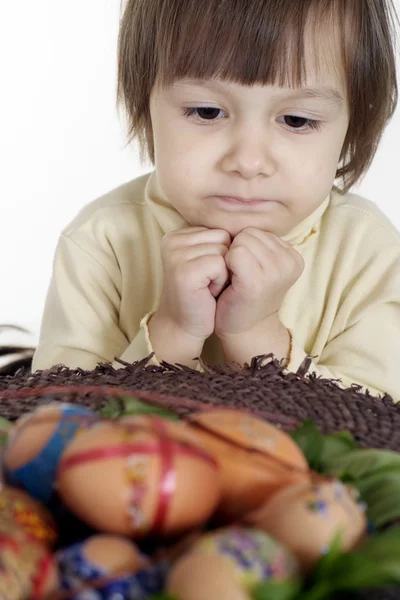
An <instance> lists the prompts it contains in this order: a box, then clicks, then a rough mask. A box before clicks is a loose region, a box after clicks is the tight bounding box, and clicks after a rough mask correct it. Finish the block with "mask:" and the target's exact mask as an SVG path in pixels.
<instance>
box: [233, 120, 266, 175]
mask: <svg viewBox="0 0 400 600" xmlns="http://www.w3.org/2000/svg"><path fill="white" fill-rule="evenodd" d="M222 169H223V171H224V172H226V173H229V172H231V173H232V172H237V173H240V175H241V176H242V177H243V178H244V179H253V178H254V177H257V175H264V176H265V177H271V176H272V175H273V174H274V173H275V171H276V169H277V164H276V158H275V157H274V152H273V147H272V140H271V137H270V136H268V135H267V134H266V132H265V130H263V129H262V128H261V127H259V128H258V130H256V129H255V127H252V128H251V129H250V128H249V127H247V128H246V130H243V129H242V130H241V131H239V132H238V131H237V132H236V133H235V134H234V135H233V137H232V138H231V139H230V140H229V141H228V149H227V150H226V151H225V154H224V156H223V159H222Z"/></svg>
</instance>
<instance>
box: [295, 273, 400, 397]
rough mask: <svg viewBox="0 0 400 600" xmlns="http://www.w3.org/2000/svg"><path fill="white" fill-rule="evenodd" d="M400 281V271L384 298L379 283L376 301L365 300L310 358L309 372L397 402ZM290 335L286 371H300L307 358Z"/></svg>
mask: <svg viewBox="0 0 400 600" xmlns="http://www.w3.org/2000/svg"><path fill="white" fill-rule="evenodd" d="M393 276H394V277H396V274H395V273H393ZM399 278H400V270H399V271H398V272H397V285H396V279H393V286H392V290H391V292H388V293H385V292H382V295H380V293H379V284H378V286H377V289H376V291H375V293H374V297H375V301H374V302H372V303H371V304H370V305H369V306H367V305H368V298H365V299H364V300H365V302H364V308H363V309H361V307H360V308H359V311H356V314H355V316H354V318H353V319H352V322H351V323H350V324H349V326H348V327H347V328H345V329H344V331H343V332H342V333H340V335H337V336H336V337H335V338H334V339H332V340H331V341H329V342H328V343H327V345H326V346H325V348H324V349H323V351H322V353H321V355H320V356H319V357H309V358H310V360H309V361H308V363H309V366H308V372H309V373H315V374H316V375H317V376H320V377H322V378H327V379H339V380H340V381H338V382H337V383H338V384H339V385H340V386H341V387H350V386H351V385H352V384H357V385H360V386H361V387H362V388H363V390H362V391H364V392H365V389H368V390H369V392H370V393H371V394H372V395H374V396H378V395H384V394H385V393H387V394H389V395H390V396H391V397H392V398H393V400H394V402H398V401H399V400H400V377H399V367H400V293H398V292H399V290H397V292H395V289H396V287H397V288H399V285H398V281H399ZM385 295H386V299H385V297H384V296H385ZM357 313H358V314H357ZM289 333H290V334H291V336H292V347H291V354H290V357H289V362H288V364H287V367H286V368H287V369H288V370H289V371H292V372H298V370H299V368H300V367H301V366H302V364H303V361H305V360H306V359H307V358H308V355H307V354H306V353H305V352H304V349H303V348H302V347H301V346H300V344H299V343H298V341H297V339H296V332H295V331H293V330H290V329H289ZM305 364H307V363H305Z"/></svg>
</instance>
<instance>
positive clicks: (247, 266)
mask: <svg viewBox="0 0 400 600" xmlns="http://www.w3.org/2000/svg"><path fill="white" fill-rule="evenodd" d="M224 258H225V263H226V266H227V268H228V270H229V271H230V272H231V285H230V286H229V287H228V288H227V289H226V290H225V291H224V292H223V293H222V294H221V296H220V298H219V299H218V303H217V310H216V316H215V333H216V335H217V336H218V337H219V338H220V339H221V340H224V339H226V338H229V336H236V335H238V334H248V333H249V332H256V331H257V329H258V328H259V327H262V326H263V324H265V323H267V322H268V319H269V318H270V317H272V316H273V315H274V314H275V313H277V312H278V310H279V309H280V307H281V304H282V302H283V299H284V297H285V294H286V292H287V291H288V290H289V289H290V288H291V287H292V285H293V284H294V283H295V282H296V281H297V279H298V278H299V277H300V275H301V274H302V272H303V269H304V261H303V258H302V256H301V255H300V254H299V253H298V252H297V251H296V250H295V249H294V248H292V247H291V246H290V245H289V244H287V243H286V242H284V241H282V240H281V239H280V238H279V237H277V236H276V235H274V234H272V233H268V232H266V231H261V230H259V229H257V228H255V227H247V228H246V229H243V230H242V231H241V232H240V233H238V234H237V235H236V237H235V238H234V240H233V242H232V243H231V244H230V246H229V250H228V252H227V253H226V254H225V257H224Z"/></svg>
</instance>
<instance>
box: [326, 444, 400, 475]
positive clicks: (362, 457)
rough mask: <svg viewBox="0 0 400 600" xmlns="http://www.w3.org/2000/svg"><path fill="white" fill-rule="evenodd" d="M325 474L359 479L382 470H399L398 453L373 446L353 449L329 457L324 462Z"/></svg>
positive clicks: (399, 460) (399, 456) (399, 455)
mask: <svg viewBox="0 0 400 600" xmlns="http://www.w3.org/2000/svg"><path fill="white" fill-rule="evenodd" d="M326 469H327V474H329V475H336V477H339V478H340V479H342V478H347V479H349V480H352V481H359V480H360V479H361V478H363V477H365V476H366V475H368V476H370V475H372V474H374V473H378V472H379V473H381V472H383V471H392V472H393V471H400V453H398V452H392V451H391V450H376V449H374V448H371V449H364V450H353V451H351V452H348V453H345V454H342V455H339V456H333V457H331V458H330V459H329V460H328V461H327V463H326Z"/></svg>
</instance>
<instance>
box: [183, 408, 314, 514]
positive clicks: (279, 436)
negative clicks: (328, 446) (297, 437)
mask: <svg viewBox="0 0 400 600" xmlns="http://www.w3.org/2000/svg"><path fill="white" fill-rule="evenodd" d="M190 423H191V424H192V426H193V428H195V430H196V433H197V435H198V436H199V438H200V439H201V440H202V442H203V444H204V446H205V448H206V450H207V451H208V452H209V453H210V454H211V455H213V456H214V458H215V460H216V461H217V463H218V466H219V468H220V473H221V486H222V493H221V501H220V504H219V507H218V512H219V513H220V515H221V516H228V517H239V516H241V515H243V514H245V513H246V512H248V511H250V510H254V509H255V508H257V507H259V506H261V505H263V504H264V503H265V502H266V501H267V500H268V499H269V498H270V497H272V496H273V495H274V494H275V493H276V492H277V491H278V490H279V489H281V488H283V487H285V486H287V485H290V484H293V483H298V482H306V481H309V480H310V473H309V469H308V465H307V461H306V459H305V457H304V455H303V453H302V451H301V450H300V448H299V447H298V446H297V444H296V443H295V442H294V441H293V440H292V438H291V437H290V436H289V435H287V434H286V433H284V432H283V431H281V430H280V429H278V428H277V427H274V426H273V425H271V424H270V423H267V422H265V421H263V420H261V419H258V418H256V417H254V416H252V415H250V414H248V413H246V412H244V411H239V410H231V409H216V410H213V411H207V412H199V413H195V414H194V415H191V417H190Z"/></svg>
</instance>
